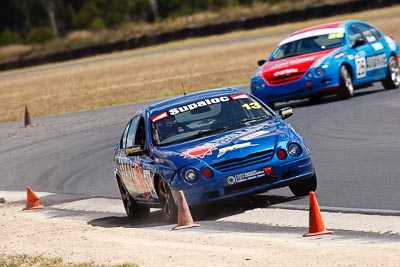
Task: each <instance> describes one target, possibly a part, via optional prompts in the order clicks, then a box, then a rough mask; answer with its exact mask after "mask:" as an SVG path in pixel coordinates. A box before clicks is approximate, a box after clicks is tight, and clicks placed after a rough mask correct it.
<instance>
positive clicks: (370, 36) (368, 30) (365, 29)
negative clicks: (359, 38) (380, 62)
mask: <svg viewBox="0 0 400 267" xmlns="http://www.w3.org/2000/svg"><path fill="white" fill-rule="evenodd" d="M357 26H358V28H359V29H360V31H361V32H362V33H363V35H364V36H365V39H367V41H368V43H372V42H375V41H377V40H379V39H380V37H381V36H380V35H378V34H377V31H376V30H375V29H374V28H372V27H371V26H369V25H366V24H361V23H360V24H358V25H357Z"/></svg>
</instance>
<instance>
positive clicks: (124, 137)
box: [120, 122, 131, 148]
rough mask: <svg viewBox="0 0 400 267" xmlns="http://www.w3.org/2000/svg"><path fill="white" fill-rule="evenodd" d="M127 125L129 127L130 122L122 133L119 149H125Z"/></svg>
mask: <svg viewBox="0 0 400 267" xmlns="http://www.w3.org/2000/svg"><path fill="white" fill-rule="evenodd" d="M129 125H131V123H130V122H129V123H128V124H127V125H126V127H125V130H124V133H123V134H122V137H121V141H120V148H126V137H127V135H128V130H129Z"/></svg>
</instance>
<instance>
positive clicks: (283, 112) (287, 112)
mask: <svg viewBox="0 0 400 267" xmlns="http://www.w3.org/2000/svg"><path fill="white" fill-rule="evenodd" d="M278 113H279V117H281V119H282V120H285V119H287V118H289V117H290V116H292V115H293V109H292V108H291V107H287V108H282V109H280V110H279V111H278Z"/></svg>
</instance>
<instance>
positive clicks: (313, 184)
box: [289, 175, 317, 197]
mask: <svg viewBox="0 0 400 267" xmlns="http://www.w3.org/2000/svg"><path fill="white" fill-rule="evenodd" d="M289 188H290V191H292V193H293V195H295V196H296V197H304V196H308V194H309V193H310V192H311V191H315V190H316V189H317V176H316V175H314V176H312V177H311V178H308V179H307V180H303V181H300V182H298V183H295V184H291V185H289Z"/></svg>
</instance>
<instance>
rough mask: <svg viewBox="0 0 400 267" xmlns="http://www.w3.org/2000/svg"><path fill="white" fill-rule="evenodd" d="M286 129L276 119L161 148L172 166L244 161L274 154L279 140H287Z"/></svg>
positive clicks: (287, 131)
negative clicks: (244, 159) (259, 153)
mask: <svg viewBox="0 0 400 267" xmlns="http://www.w3.org/2000/svg"><path fill="white" fill-rule="evenodd" d="M289 136H290V131H289V129H288V127H287V126H286V125H285V124H284V123H282V122H281V121H279V120H273V121H268V122H264V123H260V124H257V125H252V126H248V127H244V128H241V129H237V130H234V131H229V132H223V133H220V134H215V135H212V136H207V137H204V138H201V139H196V140H193V141H190V142H185V143H183V144H178V145H170V146H168V147H163V148H162V150H163V154H165V155H168V159H170V160H172V161H173V162H174V165H175V166H176V167H178V168H179V167H183V166H185V165H187V164H191V163H196V162H199V161H203V162H204V163H206V164H209V165H212V164H216V163H219V162H222V161H227V160H231V159H240V158H244V157H246V156H248V155H250V154H254V153H257V152H261V151H270V152H271V153H272V152H273V151H274V148H275V146H276V143H277V142H278V141H279V138H283V137H284V138H289Z"/></svg>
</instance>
